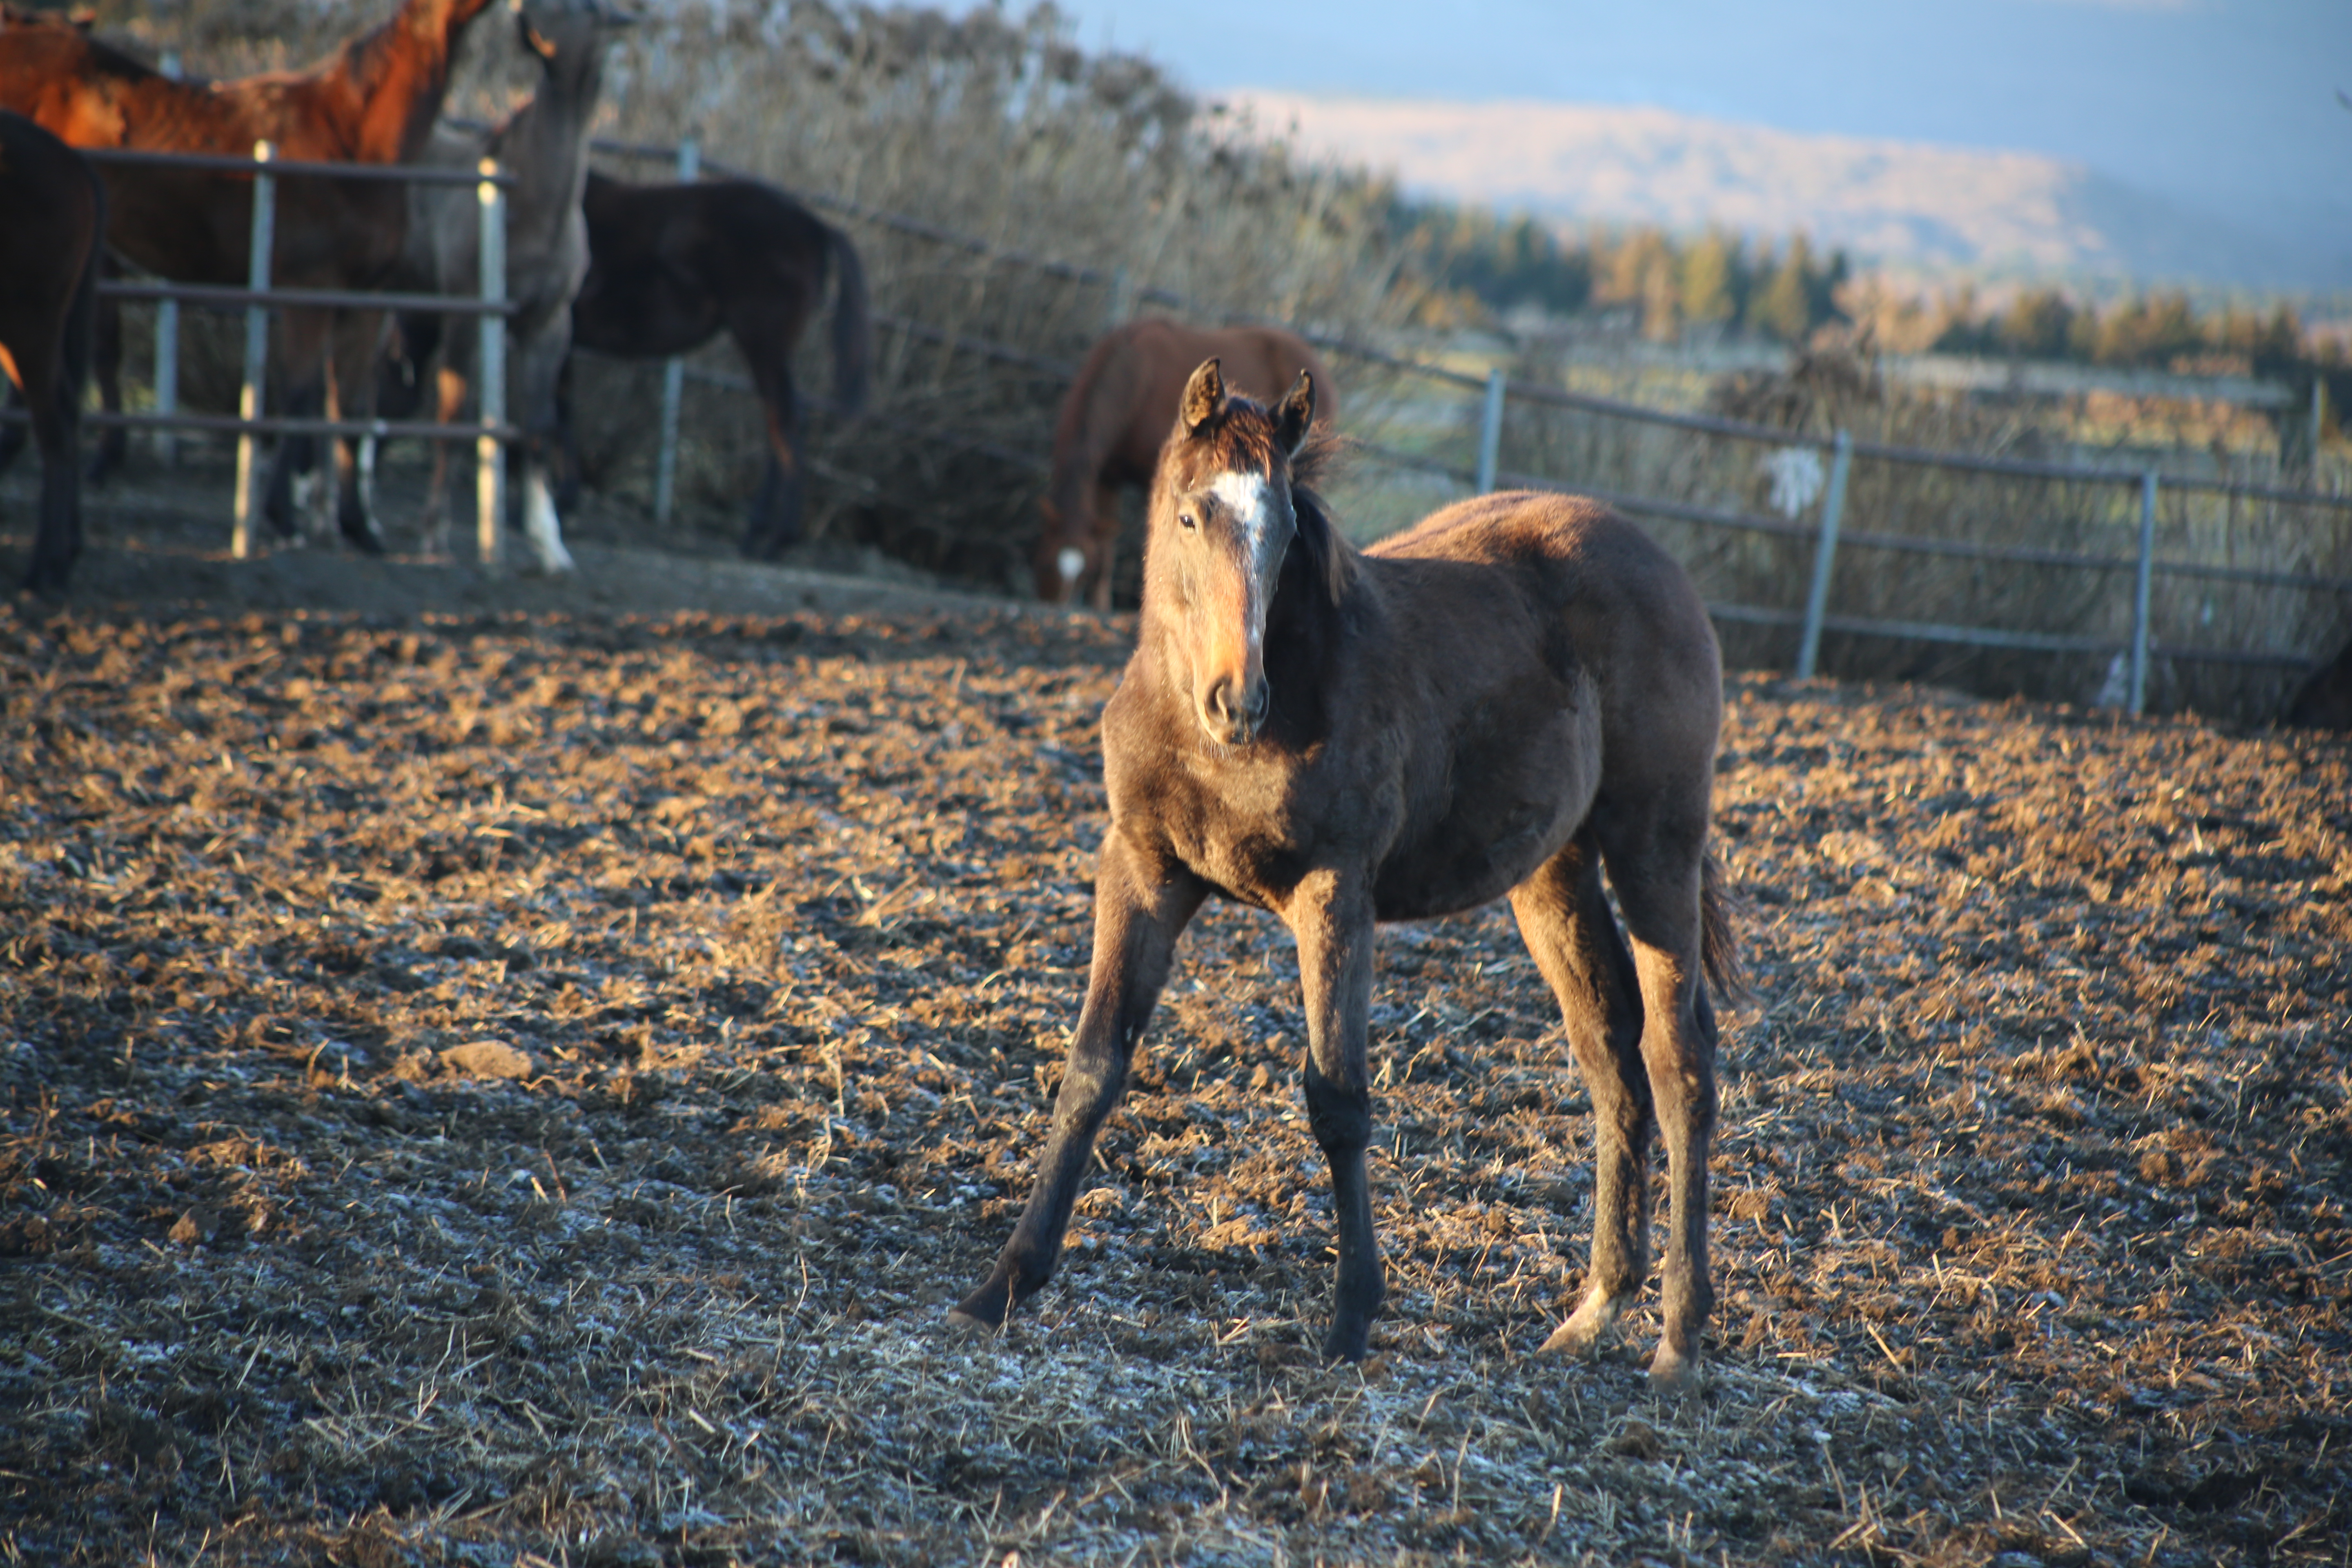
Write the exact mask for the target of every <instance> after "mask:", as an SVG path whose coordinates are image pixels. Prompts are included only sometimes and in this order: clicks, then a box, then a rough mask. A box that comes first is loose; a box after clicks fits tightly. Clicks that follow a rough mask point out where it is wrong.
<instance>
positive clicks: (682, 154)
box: [654, 136, 702, 528]
mask: <svg viewBox="0 0 2352 1568" xmlns="http://www.w3.org/2000/svg"><path fill="white" fill-rule="evenodd" d="M701 174H702V143H701V142H699V141H698V139H696V138H695V137H692V136H689V137H688V138H687V139H686V140H685V141H683V142H679V143H678V144H677V183H678V184H681V185H690V184H694V182H695V181H696V180H697V179H698V178H700V177H701ZM685 400H686V361H685V360H684V359H682V358H678V357H676V356H673V357H672V358H670V359H669V360H668V361H667V362H666V363H664V364H663V365H662V403H661V451H660V454H659V455H658V456H657V457H656V458H655V461H654V521H656V523H658V524H660V525H661V526H662V527H664V528H667V527H668V526H669V514H670V509H671V508H672V506H673V505H675V504H676V502H677V416H678V406H679V405H680V404H682V403H684V402H685Z"/></svg>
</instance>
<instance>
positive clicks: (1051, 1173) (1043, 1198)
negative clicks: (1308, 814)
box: [949, 834, 1207, 1328]
mask: <svg viewBox="0 0 2352 1568" xmlns="http://www.w3.org/2000/svg"><path fill="white" fill-rule="evenodd" d="M1206 892H1207V889H1205V888H1203V887H1202V884H1201V882H1200V879H1198V878H1196V877H1194V876H1193V875H1192V873H1191V872H1189V871H1187V870H1185V869H1184V868H1182V867H1181V866H1179V865H1177V864H1175V863H1174V862H1173V861H1168V860H1162V859H1161V858H1159V857H1157V856H1156V855H1153V854H1151V853H1150V852H1148V851H1146V850H1143V849H1141V848H1139V847H1136V846H1135V845H1133V844H1131V843H1130V842H1129V841H1128V840H1127V839H1126V838H1124V837H1120V836H1118V834H1113V835H1112V836H1111V837H1110V838H1109V839H1108V841H1107V842H1106V843H1105V844H1104V845H1103V852H1102V859H1101V862H1100V863H1099V864H1098V865H1097V868H1096V870H1095V955H1094V962H1093V965H1092V968H1091V971H1090V973H1088V975H1087V1002H1086V1007H1085V1010H1084V1011H1082V1012H1081V1013H1080V1014H1079V1015H1078V1029H1077V1033H1076V1035H1075V1036H1073V1037H1072V1038H1071V1040H1070V1054H1069V1059H1068V1062H1067V1064H1066V1066H1065V1068H1063V1072H1062V1090H1061V1093H1060V1094H1059V1095H1057V1096H1056V1097H1055V1100H1054V1121H1053V1127H1052V1130H1051V1131H1049V1132H1047V1134H1046V1136H1045V1152H1044V1153H1042V1154H1041V1155H1039V1156H1038V1159H1037V1174H1036V1178H1035V1181H1034V1184H1032V1185H1031V1187H1030V1189H1029V1205H1028V1207H1026V1208H1024V1209H1023V1210H1022V1211H1021V1221H1020V1223H1019V1224H1018V1225H1016V1226H1013V1239H1012V1240H1010V1241H1008V1242H1006V1243H1005V1244H1004V1250H1003V1252H1001V1253H999V1254H998V1255H997V1258H996V1267H995V1268H992V1269H991V1270H990V1271H989V1276H988V1278H987V1279H985V1280H983V1281H982V1283H981V1287H980V1289H977V1290H974V1291H973V1292H972V1293H971V1295H969V1296H967V1297H965V1298H964V1299H963V1300H962V1301H961V1303H960V1304H959V1305H958V1306H957V1307H956V1309H955V1310H954V1311H953V1312H951V1313H950V1315H949V1317H950V1321H952V1322H956V1323H960V1324H963V1325H967V1326H977V1327H982V1328H997V1327H1000V1326H1002V1325H1003V1322H1004V1320H1005V1318H1006V1317H1007V1316H1008V1315H1009V1314H1010V1313H1011V1312H1012V1310H1013V1306H1014V1304H1015V1303H1016V1302H1018V1301H1020V1300H1022V1299H1024V1297H1027V1296H1029V1295H1032V1294H1034V1292H1035V1291H1036V1290H1037V1289H1038V1288H1039V1287H1040V1286H1042V1285H1044V1284H1045V1281H1046V1280H1047V1279H1051V1278H1052V1277H1053V1273H1054V1260H1055V1257H1056V1256H1057V1255H1058V1254H1059V1253H1060V1251H1061V1249H1062V1234H1063V1232H1064V1231H1066V1230H1067V1229H1068V1228H1069V1224H1070V1207H1071V1205H1074V1204H1076V1202H1077V1201H1078V1186H1079V1184H1080V1183H1081V1182H1082V1181H1084V1180H1085V1177H1086V1172H1087V1156H1088V1155H1089V1154H1091V1153H1092V1152H1094V1146H1095V1134H1097V1132H1099V1131H1102V1124H1103V1120H1104V1118H1106V1117H1108V1115H1109V1114H1110V1111H1111V1107H1112V1106H1113V1105H1115V1104H1117V1103H1118V1096H1119V1091H1120V1090H1121V1089H1124V1088H1125V1087H1126V1086H1127V1064H1128V1058H1129V1056H1130V1054H1132V1052H1133V1051H1134V1049H1135V1043H1136V1041H1137V1040H1139V1039H1140V1038H1141V1037H1142V1036H1143V1026H1144V1024H1145V1022H1146V1021H1147V1020H1149V1019H1150V1016H1151V1008H1152V1004H1153V1003H1155V1002H1157V1001H1158V1000H1159V998H1160V987H1161V986H1162V985H1164V984H1167V982H1168V966H1169V963H1171V959H1172V958H1173V955H1174V953H1175V951H1176V938H1177V935H1178V933H1180V932H1181V931H1183V929H1184V924H1185V922H1186V921H1190V920H1191V919H1192V914H1193V911H1194V910H1198V909H1199V908H1200V907H1201V900H1202V898H1203V897H1204V896H1205V895H1206Z"/></svg>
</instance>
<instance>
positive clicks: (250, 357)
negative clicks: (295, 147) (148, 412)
mask: <svg viewBox="0 0 2352 1568" xmlns="http://www.w3.org/2000/svg"><path fill="white" fill-rule="evenodd" d="M271 151H272V149H271V147H270V145H269V143H268V142H255V143H254V144H253V163H254V169H253V236H252V241H251V243H252V247H253V254H252V257H251V258H250V259H249V260H248V261H247V265H246V272H245V282H246V287H247V288H248V289H252V290H253V291H254V292H255V293H257V294H266V293H268V291H269V247H270V246H271V244H272V243H273V241H274V238H275V236H276V232H277V227H278V223H277V218H278V213H277V205H278V195H277V190H276V184H277V182H276V181H274V180H273V179H271V178H270V174H269V159H270V154H271ZM268 370H269V310H268V307H267V306H265V305H263V304H261V303H260V302H259V301H258V300H257V301H255V302H254V303H253V304H250V305H247V307H246V308H245V385H244V386H243V388H241V389H240V390H239V391H238V393H237V395H236V416H237V417H238V418H239V419H241V420H244V421H246V422H247V423H245V424H244V425H242V426H239V428H238V430H237V433H236V521H235V522H234V523H233V524H232V525H231V527H230V530H229V542H228V551H229V553H230V554H231V555H232V556H235V557H236V559H237V560H239V561H242V560H244V559H246V558H247V556H249V555H251V554H252V553H253V426H252V423H251V421H253V420H256V419H258V418H260V417H261V385H262V378H263V377H264V376H265V375H267V374H268Z"/></svg>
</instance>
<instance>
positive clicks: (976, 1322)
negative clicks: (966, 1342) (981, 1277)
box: [948, 1279, 1013, 1339]
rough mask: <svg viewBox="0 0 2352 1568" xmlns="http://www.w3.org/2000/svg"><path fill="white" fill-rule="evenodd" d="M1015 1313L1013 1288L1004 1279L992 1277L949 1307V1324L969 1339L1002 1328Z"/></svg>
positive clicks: (953, 1329) (1000, 1330)
mask: <svg viewBox="0 0 2352 1568" xmlns="http://www.w3.org/2000/svg"><path fill="white" fill-rule="evenodd" d="M1012 1316H1013V1291H1012V1289H1011V1288H1010V1287H1009V1286H1007V1285H1006V1283H1005V1282H1004V1281H1003V1280H1002V1279H991V1280H990V1281H989V1282H988V1283H987V1284H985V1285H982V1287H981V1288H980V1289H977V1290H974V1291H973V1292H972V1293H971V1295H969V1296H966V1297H965V1298H964V1299H963V1300H961V1301H959V1302H957V1303H956V1304H955V1306H954V1307H953V1308H952V1309H950V1310H949V1312H948V1327H949V1329H950V1330H951V1331H954V1332H955V1333H958V1334H961V1335H962V1336H964V1337H965V1338H967V1339H969V1338H972V1337H975V1336H978V1335H981V1334H994V1333H1000V1332H1002V1331H1003V1328H1004V1324H1005V1321H1006V1320H1008V1319H1010V1318H1011V1317H1012Z"/></svg>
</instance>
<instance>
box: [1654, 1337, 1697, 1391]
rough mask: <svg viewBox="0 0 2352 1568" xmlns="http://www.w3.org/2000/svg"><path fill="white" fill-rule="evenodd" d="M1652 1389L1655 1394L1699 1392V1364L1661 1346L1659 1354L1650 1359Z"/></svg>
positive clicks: (1693, 1358)
mask: <svg viewBox="0 0 2352 1568" xmlns="http://www.w3.org/2000/svg"><path fill="white" fill-rule="evenodd" d="M1650 1389H1651V1392H1652V1393H1654V1394H1696V1393H1697V1392H1698V1362H1697V1360H1696V1358H1695V1357H1692V1356H1686V1355H1685V1354H1683V1353H1682V1352H1680V1351H1677V1350H1674V1349H1671V1348H1670V1347H1668V1346H1666V1345H1664V1344H1663V1343H1662V1344H1660V1345H1659V1346H1658V1349H1657V1353H1656V1354H1654V1355H1653V1356H1652V1357H1651V1358H1650Z"/></svg>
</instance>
